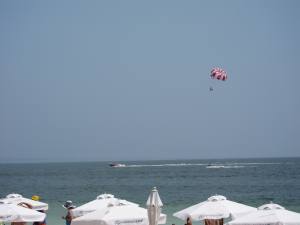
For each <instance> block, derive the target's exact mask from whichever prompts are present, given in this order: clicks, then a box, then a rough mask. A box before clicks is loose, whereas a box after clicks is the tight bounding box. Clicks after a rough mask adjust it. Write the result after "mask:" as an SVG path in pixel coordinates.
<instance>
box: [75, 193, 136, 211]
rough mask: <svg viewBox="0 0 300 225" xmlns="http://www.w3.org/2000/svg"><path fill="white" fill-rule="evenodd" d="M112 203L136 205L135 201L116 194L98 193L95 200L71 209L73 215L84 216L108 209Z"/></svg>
mask: <svg viewBox="0 0 300 225" xmlns="http://www.w3.org/2000/svg"><path fill="white" fill-rule="evenodd" d="M112 205H135V206H138V204H135V203H133V202H129V201H126V200H121V199H117V198H115V196H114V195H111V194H101V195H98V196H97V198H96V199H95V200H93V201H90V202H88V203H86V204H83V205H81V206H79V207H77V208H75V209H72V210H71V214H72V216H73V217H79V216H83V215H85V214H87V213H90V212H94V211H96V210H101V209H106V208H107V207H108V206H112Z"/></svg>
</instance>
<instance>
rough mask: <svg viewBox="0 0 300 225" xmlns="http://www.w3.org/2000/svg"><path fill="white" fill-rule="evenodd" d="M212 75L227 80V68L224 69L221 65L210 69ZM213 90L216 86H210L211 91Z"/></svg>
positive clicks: (217, 78) (214, 77)
mask: <svg viewBox="0 0 300 225" xmlns="http://www.w3.org/2000/svg"><path fill="white" fill-rule="evenodd" d="M210 77H211V78H212V79H216V80H222V81H225V80H227V73H226V72H225V70H223V69H221V68H219V67H215V68H213V69H212V70H211V71H210ZM213 90H214V88H213V87H212V86H210V87H209V91H213Z"/></svg>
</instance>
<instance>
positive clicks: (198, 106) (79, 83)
mask: <svg viewBox="0 0 300 225" xmlns="http://www.w3.org/2000/svg"><path fill="white" fill-rule="evenodd" d="M299 9H300V1H297V0H294V1H286V0H282V1H274V0H269V1H261V0H257V1H256V0H255V1H253V0H251V1H250V0H249V1H212V0H209V1H173V0H172V1H171V0H169V1H139V0H136V1H131V0H129V1H96V0H95V1H84V0H82V1H38V0H36V1H32V0H29V1H9V0H2V1H0V76H1V77H0V85H1V86H0V162H6V161H25V162H27V161H58V160H59V161H65V160H76V161H78V160H97V161H98V160H112V161H118V160H136V159H184V158H223V157H226V158H227V157H280V156H300V136H299V135H300V100H299V98H300V89H299V85H300V73H299V65H300V44H299V43H300V13H299ZM214 66H220V67H222V68H224V69H225V70H226V71H227V73H228V75H229V78H228V80H227V81H226V82H220V81H219V82H218V81H215V80H211V79H210V77H209V72H210V70H211V68H212V67H214ZM209 86H214V89H215V90H214V91H213V92H210V91H209Z"/></svg>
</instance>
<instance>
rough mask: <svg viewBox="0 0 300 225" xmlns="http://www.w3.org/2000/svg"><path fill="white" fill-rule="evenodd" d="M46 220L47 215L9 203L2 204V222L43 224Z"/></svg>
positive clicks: (0, 215)
mask: <svg viewBox="0 0 300 225" xmlns="http://www.w3.org/2000/svg"><path fill="white" fill-rule="evenodd" d="M45 218H46V214H45V213H41V212H37V211H35V210H32V209H28V208H24V207H22V206H18V205H15V204H12V203H8V202H3V201H1V202H0V222H35V221H37V222H42V221H44V219H45Z"/></svg>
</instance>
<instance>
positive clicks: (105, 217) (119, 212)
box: [71, 205, 166, 225]
mask: <svg viewBox="0 0 300 225" xmlns="http://www.w3.org/2000/svg"><path fill="white" fill-rule="evenodd" d="M158 223H159V224H165V223H166V215H165V214H161V215H160V218H159V221H158ZM71 224H72V225H149V221H148V214H147V210H146V209H144V208H141V207H139V206H133V205H125V206H124V205H123V206H111V207H109V208H107V209H106V210H104V209H103V210H96V211H94V212H91V213H88V214H86V215H84V216H81V217H78V218H75V219H74V220H72V223H71Z"/></svg>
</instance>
